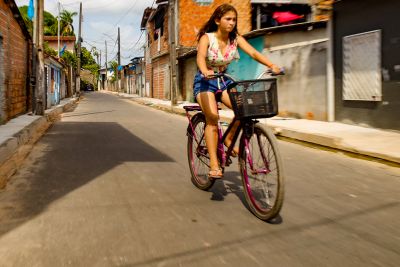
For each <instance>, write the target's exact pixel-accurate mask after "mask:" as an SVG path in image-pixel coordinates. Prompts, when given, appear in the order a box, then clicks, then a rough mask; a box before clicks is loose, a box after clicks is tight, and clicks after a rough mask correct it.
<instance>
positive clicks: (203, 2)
mask: <svg viewBox="0 0 400 267" xmlns="http://www.w3.org/2000/svg"><path fill="white" fill-rule="evenodd" d="M194 1H195V2H196V3H197V4H198V5H199V6H209V5H211V4H212V2H214V1H213V0H194Z"/></svg>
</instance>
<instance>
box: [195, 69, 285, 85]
mask: <svg viewBox="0 0 400 267" xmlns="http://www.w3.org/2000/svg"><path fill="white" fill-rule="evenodd" d="M265 74H268V75H270V76H278V75H285V74H286V73H285V69H284V68H281V69H280V72H279V73H274V72H272V70H271V69H268V70H266V71H263V72H262V73H261V74H260V75H259V76H258V77H257V80H258V79H261V77H262V76H264V75H265ZM202 76H203V75H202ZM203 77H204V76H203ZM222 77H226V78H229V79H231V80H232V81H233V82H237V81H236V80H235V79H234V78H233V77H232V76H231V75H229V74H226V73H223V72H221V73H215V74H214V75H210V76H209V77H208V78H209V79H215V78H222Z"/></svg>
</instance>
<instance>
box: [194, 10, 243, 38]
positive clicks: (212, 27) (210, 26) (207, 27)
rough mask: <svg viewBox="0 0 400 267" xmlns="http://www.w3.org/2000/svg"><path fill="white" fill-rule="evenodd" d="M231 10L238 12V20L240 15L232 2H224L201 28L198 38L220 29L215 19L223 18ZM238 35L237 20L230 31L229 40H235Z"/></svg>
mask: <svg viewBox="0 0 400 267" xmlns="http://www.w3.org/2000/svg"><path fill="white" fill-rule="evenodd" d="M229 11H233V12H234V13H235V14H236V20H237V16H238V12H237V10H236V9H235V8H234V7H233V6H232V5H230V4H222V5H220V6H219V7H217V8H216V9H215V11H214V13H213V14H212V15H211V17H210V19H209V20H208V21H207V22H206V24H204V26H203V27H202V28H201V29H200V31H199V33H198V34H197V40H200V38H201V37H202V36H203V35H204V34H205V33H207V32H215V31H217V30H218V25H217V24H216V23H215V20H221V18H222V17H223V16H224V15H225V14H226V13H227V12H229ZM237 35H238V30H237V21H236V24H235V27H234V28H233V30H232V31H231V32H230V33H229V40H230V41H231V42H233V41H234V40H235V39H236V36H237Z"/></svg>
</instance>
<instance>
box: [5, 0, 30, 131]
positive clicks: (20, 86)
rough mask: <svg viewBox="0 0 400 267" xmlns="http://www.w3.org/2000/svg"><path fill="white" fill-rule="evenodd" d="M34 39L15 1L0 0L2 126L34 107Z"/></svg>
mask: <svg viewBox="0 0 400 267" xmlns="http://www.w3.org/2000/svg"><path fill="white" fill-rule="evenodd" d="M31 43H32V42H31V36H30V34H29V32H28V30H27V28H26V26H25V24H24V21H23V19H22V17H21V14H20V12H19V10H18V7H17V5H16V3H15V2H14V1H13V0H8V1H5V0H0V124H3V123H5V122H7V121H8V120H10V119H12V118H14V117H16V116H18V115H20V114H23V113H26V112H28V111H29V110H30V109H31V108H32V106H31V103H32V89H31V86H30V84H29V77H30V73H31V63H32V62H31V51H32V50H31V45H32V44H31Z"/></svg>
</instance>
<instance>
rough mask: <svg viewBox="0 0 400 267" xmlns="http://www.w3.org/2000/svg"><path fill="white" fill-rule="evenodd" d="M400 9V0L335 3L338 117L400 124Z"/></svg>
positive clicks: (387, 126) (393, 125) (384, 125)
mask: <svg viewBox="0 0 400 267" xmlns="http://www.w3.org/2000/svg"><path fill="white" fill-rule="evenodd" d="M354 10H357V12H354ZM399 10H400V1H398V0H386V1H384V2H378V1H374V0H364V1H356V0H346V1H341V2H337V3H335V4H334V19H333V32H332V36H333V51H334V53H333V57H334V71H335V77H334V78H335V117H336V121H340V122H344V123H350V124H357V125H365V126H370V127H375V128H383V129H393V130H400V119H399V114H400V32H399Z"/></svg>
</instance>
